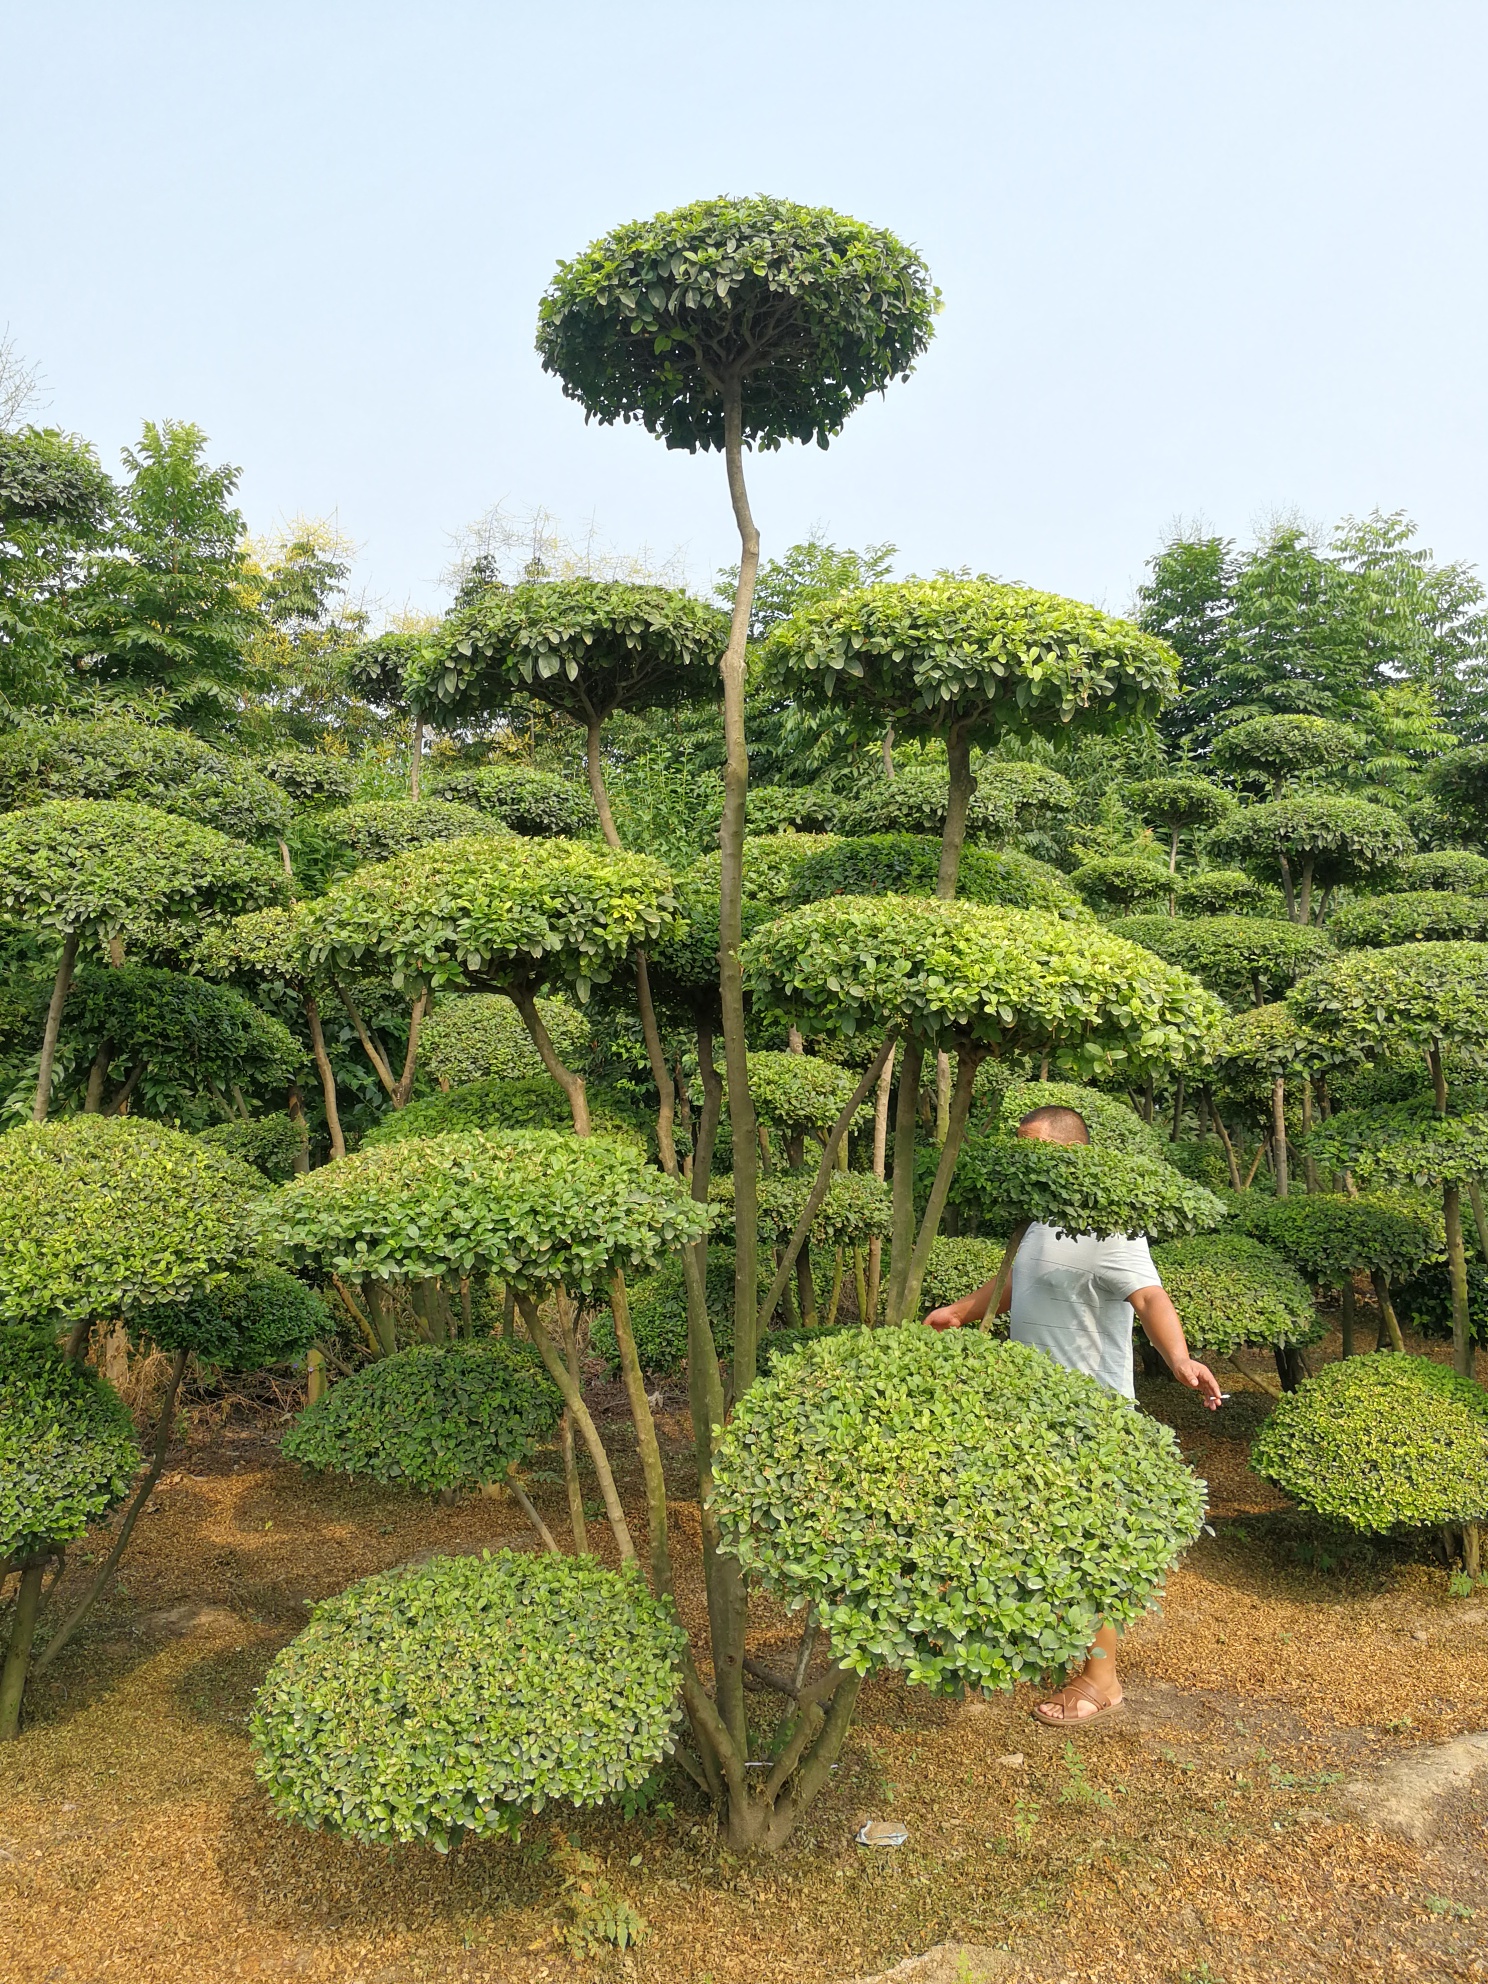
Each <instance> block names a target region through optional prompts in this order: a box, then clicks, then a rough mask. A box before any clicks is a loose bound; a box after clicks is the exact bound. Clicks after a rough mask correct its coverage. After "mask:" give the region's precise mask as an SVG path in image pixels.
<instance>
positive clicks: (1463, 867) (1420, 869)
mask: <svg viewBox="0 0 1488 1984" xmlns="http://www.w3.org/2000/svg"><path fill="white" fill-rule="evenodd" d="M1390 879H1391V881H1392V882H1393V883H1394V885H1395V887H1396V888H1397V889H1433V890H1447V891H1450V892H1452V893H1454V894H1456V895H1469V896H1472V895H1488V856H1485V855H1482V854H1470V853H1468V851H1467V850H1466V849H1465V848H1457V847H1453V848H1444V849H1442V850H1441V851H1440V852H1438V853H1435V854H1409V855H1407V856H1406V858H1405V860H1404V861H1402V862H1400V863H1399V864H1398V865H1397V867H1396V868H1395V869H1394V870H1393V871H1392V873H1391V876H1390Z"/></svg>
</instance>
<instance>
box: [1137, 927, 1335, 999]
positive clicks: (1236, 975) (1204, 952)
mask: <svg viewBox="0 0 1488 1984" xmlns="http://www.w3.org/2000/svg"><path fill="white" fill-rule="evenodd" d="M1110 927H1111V929H1112V930H1113V931H1114V932H1115V933H1116V935H1117V936H1120V937H1127V938H1129V939H1130V940H1131V942H1132V943H1134V944H1141V945H1142V946H1143V948H1144V949H1146V950H1149V951H1155V952H1156V954H1157V955H1158V957H1160V958H1166V959H1167V961H1168V963H1169V964H1176V965H1178V966H1180V967H1181V968H1182V969H1183V970H1184V971H1191V972H1192V973H1193V975H1194V977H1195V978H1197V979H1198V980H1199V982H1200V983H1201V984H1203V985H1207V986H1208V987H1209V990H1210V991H1211V992H1217V993H1219V995H1220V996H1221V998H1224V999H1229V1000H1232V1001H1235V1000H1238V1001H1240V1002H1241V1003H1242V1004H1244V1005H1247V1006H1249V1005H1256V1006H1263V1005H1265V1004H1266V1002H1267V1001H1268V1000H1270V999H1275V998H1278V997H1279V996H1280V995H1281V994H1282V993H1283V992H1285V991H1286V989H1287V987H1288V986H1289V985H1291V984H1293V983H1295V981H1296V980H1297V979H1298V978H1300V977H1301V976H1302V974H1303V973H1304V972H1308V971H1312V970H1314V969H1315V968H1316V967H1317V966H1318V965H1320V964H1322V963H1323V962H1324V961H1325V960H1326V959H1328V958H1330V957H1332V955H1333V942H1332V939H1331V937H1329V936H1327V935H1325V934H1324V932H1323V931H1321V930H1314V929H1312V928H1310V927H1309V926H1307V925H1305V924H1301V923H1286V922H1282V921H1280V920H1279V919H1278V920H1276V921H1272V920H1271V919H1269V918H1266V917H1261V916H1125V917H1122V919H1121V920H1120V921H1119V922H1117V923H1113V924H1112V925H1111V926H1110Z"/></svg>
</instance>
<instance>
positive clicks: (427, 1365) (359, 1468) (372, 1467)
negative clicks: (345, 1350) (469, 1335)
mask: <svg viewBox="0 0 1488 1984" xmlns="http://www.w3.org/2000/svg"><path fill="white" fill-rule="evenodd" d="M562 1409H563V1401H562V1399H561V1398H560V1397H559V1394H558V1388H557V1386H556V1385H555V1384H554V1383H553V1381H552V1379H551V1378H549V1376H548V1375H547V1373H546V1372H545V1371H544V1370H543V1367H542V1365H541V1363H540V1362H539V1361H538V1358H537V1354H536V1352H535V1351H534V1350H533V1349H532V1348H531V1346H530V1345H528V1344H525V1343H514V1342H510V1341H507V1340H505V1339H503V1338H486V1339H484V1340H475V1341H471V1342H466V1343H457V1344H454V1345H452V1346H451V1347H450V1348H449V1349H436V1348H435V1347H434V1346H433V1345H432V1344H415V1345H414V1347H413V1349H411V1350H400V1351H398V1352H397V1353H396V1354H395V1355H394V1356H392V1357H379V1358H378V1359H376V1361H375V1362H373V1363H371V1364H364V1365H363V1366H362V1367H361V1369H360V1370H359V1371H353V1372H352V1374H351V1376H350V1377H347V1378H343V1379H342V1380H341V1381H340V1383H339V1384H336V1385H333V1386H332V1387H331V1389H330V1390H329V1391H328V1392H327V1393H326V1394H325V1396H324V1397H323V1398H320V1399H317V1400H316V1402H315V1403H314V1405H308V1406H306V1407H305V1409H304V1411H303V1412H302V1413H301V1414H300V1416H299V1418H298V1419H297V1420H296V1421H295V1422H294V1424H293V1425H292V1426H291V1427H290V1429H289V1431H288V1432H287V1433H286V1434H285V1436H284V1442H283V1452H284V1456H285V1458H286V1459H287V1460H293V1461H298V1462H299V1463H300V1465H301V1466H302V1467H313V1468H316V1469H318V1470H319V1471H320V1472H321V1473H323V1474H350V1475H355V1476H359V1477H361V1478H362V1479H364V1480H368V1481H382V1482H398V1483H405V1484H406V1485H407V1486H409V1487H410V1488H417V1489H420V1490H421V1491H422V1492H423V1493H424V1494H426V1495H437V1494H443V1493H445V1492H447V1491H450V1490H454V1489H458V1488H476V1487H479V1486H480V1485H481V1484H482V1483H483V1482H487V1481H500V1480H501V1479H502V1478H503V1476H504V1475H505V1474H506V1472H507V1470H508V1469H509V1468H511V1467H514V1466H516V1465H517V1464H518V1463H519V1462H521V1461H524V1460H526V1458H527V1456H528V1455H529V1454H530V1453H531V1451H532V1449H533V1447H534V1446H539V1445H541V1444H542V1443H543V1442H544V1441H545V1440H547V1439H548V1438H549V1437H550V1436H551V1434H552V1432H553V1429H554V1427H555V1426H556V1425H557V1423H558V1415H559V1414H560V1412H561V1411H562Z"/></svg>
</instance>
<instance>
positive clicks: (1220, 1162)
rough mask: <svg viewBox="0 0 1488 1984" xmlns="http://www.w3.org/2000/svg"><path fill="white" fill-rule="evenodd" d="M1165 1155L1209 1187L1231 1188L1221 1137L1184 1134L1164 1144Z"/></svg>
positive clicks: (1175, 1166) (1211, 1188)
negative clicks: (1173, 1142) (1174, 1140)
mask: <svg viewBox="0 0 1488 1984" xmlns="http://www.w3.org/2000/svg"><path fill="white" fill-rule="evenodd" d="M1163 1158H1164V1161H1165V1162H1166V1163H1168V1164H1171V1165H1172V1167H1173V1169H1174V1170H1175V1171H1181V1172H1182V1173H1183V1175H1184V1177H1185V1178H1192V1180H1193V1181H1194V1183H1195V1184H1196V1185H1202V1186H1204V1188H1205V1189H1206V1190H1207V1191H1210V1192H1226V1191H1229V1190H1230V1167H1229V1165H1228V1163H1227V1162H1226V1161H1225V1154H1224V1149H1223V1146H1222V1145H1221V1144H1220V1142H1219V1139H1218V1138H1217V1137H1180V1138H1179V1140H1178V1142H1177V1143H1175V1144H1172V1143H1165V1144H1164V1145H1163Z"/></svg>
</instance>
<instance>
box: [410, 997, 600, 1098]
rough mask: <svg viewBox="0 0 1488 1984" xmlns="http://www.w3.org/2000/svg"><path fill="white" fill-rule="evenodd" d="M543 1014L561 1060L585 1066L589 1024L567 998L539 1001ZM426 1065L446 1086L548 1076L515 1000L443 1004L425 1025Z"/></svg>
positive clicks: (452, 1000) (465, 999)
mask: <svg viewBox="0 0 1488 1984" xmlns="http://www.w3.org/2000/svg"><path fill="white" fill-rule="evenodd" d="M537 1010H538V1014H539V1016H540V1018H541V1020H542V1023H543V1025H544V1026H545V1027H546V1028H547V1030H548V1037H549V1039H550V1040H551V1041H552V1043H553V1046H554V1047H555V1048H556V1050H557V1052H558V1055H559V1058H560V1059H561V1060H563V1061H564V1062H566V1063H567V1065H568V1066H569V1067H571V1068H573V1067H582V1065H583V1063H584V1061H585V1059H586V1058H587V1056H588V1054H589V1048H590V1038H591V1036H590V1028H589V1022H588V1020H587V1019H586V1018H585V1017H584V1015H583V1013H582V1012H580V1010H579V1008H578V1007H577V1006H575V1005H573V1004H571V1003H570V1002H569V1001H568V1000H567V999H556V998H555V999H539V1000H538V1001H537ZM420 1052H421V1056H422V1061H423V1066H424V1068H425V1069H426V1070H427V1072H428V1073H429V1074H431V1075H432V1076H433V1077H434V1079H435V1080H436V1081H437V1082H438V1083H439V1084H440V1085H441V1087H447V1088H458V1087H460V1086H461V1085H462V1084H463V1083H465V1082H479V1081H488V1080H491V1079H492V1078H495V1079H497V1080H500V1081H521V1080H524V1079H529V1078H532V1077H535V1076H539V1075H546V1073H547V1070H546V1069H545V1068H544V1067H543V1063H542V1057H541V1055H540V1054H539V1053H538V1051H537V1049H536V1048H535V1047H534V1046H533V1044H532V1036H531V1034H529V1033H528V1031H527V1029H526V1027H525V1026H523V1024H522V1017H521V1014H520V1013H518V1011H517V1010H516V1008H515V1007H514V1006H513V1004H512V1002H511V1000H510V999H503V998H502V997H501V996H500V994H499V993H495V992H469V993H466V994H465V995H464V996H463V997H462V996H460V995H458V994H455V995H451V996H450V997H449V998H447V999H441V1000H440V1002H439V1004H438V1005H437V1006H436V1007H435V1008H434V1010H433V1012H432V1013H430V1015H429V1017H428V1020H427V1021H426V1023H425V1026H424V1037H423V1046H422V1048H421V1050H420Z"/></svg>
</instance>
